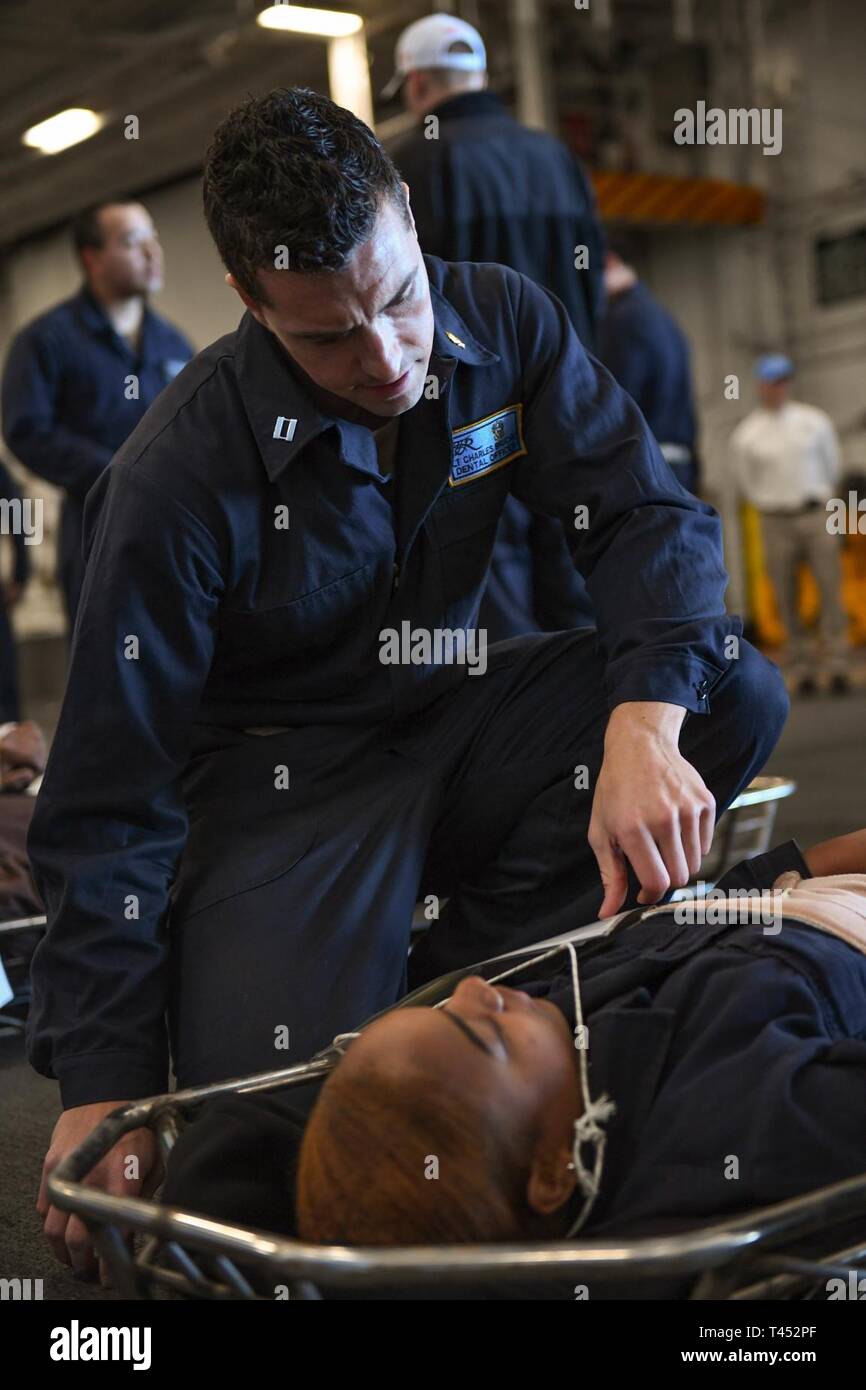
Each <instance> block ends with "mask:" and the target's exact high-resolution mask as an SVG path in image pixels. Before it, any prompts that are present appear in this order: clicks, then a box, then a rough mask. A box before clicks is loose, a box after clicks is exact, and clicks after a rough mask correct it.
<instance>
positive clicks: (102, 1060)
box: [52, 1052, 168, 1110]
mask: <svg viewBox="0 0 866 1390" xmlns="http://www.w3.org/2000/svg"><path fill="white" fill-rule="evenodd" d="M52 1070H53V1072H54V1075H55V1077H56V1078H57V1080H58V1081H59V1082H60V1099H61V1102H62V1104H63V1109H64V1110H69V1109H71V1108H72V1106H74V1105H96V1104H97V1103H98V1102H100V1101H106V1100H116V1101H117V1103H118V1104H120V1102H121V1101H126V1100H144V1099H146V1098H147V1097H148V1096H161V1095H164V1094H165V1092H166V1091H167V1090H168V1076H167V1073H166V1070H165V1069H164V1068H163V1067H160V1066H159V1065H158V1064H156V1063H151V1064H147V1063H143V1062H142V1059H141V1055H140V1054H139V1053H134V1052H85V1053H78V1054H77V1055H76V1056H74V1057H67V1058H55V1059H54V1061H53V1063H52Z"/></svg>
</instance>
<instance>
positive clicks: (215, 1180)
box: [163, 841, 866, 1298]
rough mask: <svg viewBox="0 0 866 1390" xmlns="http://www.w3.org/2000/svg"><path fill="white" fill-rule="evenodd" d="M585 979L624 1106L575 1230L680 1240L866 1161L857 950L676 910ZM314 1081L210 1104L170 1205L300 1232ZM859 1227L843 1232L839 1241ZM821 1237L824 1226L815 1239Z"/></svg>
mask: <svg viewBox="0 0 866 1390" xmlns="http://www.w3.org/2000/svg"><path fill="white" fill-rule="evenodd" d="M786 869H797V870H798V871H799V872H800V873H801V874H802V875H803V877H808V876H809V870H808V867H807V866H806V864H805V862H804V861H803V859H802V856H801V854H800V852H799V849H798V847H797V845H796V843H795V842H794V841H789V842H787V843H786V844H784V845H782V846H780V847H779V848H777V849H775V850H772V851H770V852H769V853H768V854H764V855H760V856H758V857H757V858H755V859H752V860H748V861H745V862H744V863H742V864H740V865H738V866H737V867H736V868H734V869H732V870H731V871H730V872H729V873H728V874H726V875H725V877H724V879H722V880H721V881H720V883H719V884H718V885H717V886H718V887H720V888H722V889H725V890H727V891H730V890H733V889H737V888H763V889H769V888H771V887H772V884H773V882H774V881H775V879H776V878H777V877H778V875H779V874H780V873H782V872H784V871H785V870H786ZM554 963H555V967H556V968H555V972H554V973H551V971H550V962H549V961H548V962H545V966H544V967H542V969H546V971H547V976H546V977H544V976H542V977H539V978H536V979H535V980H530V981H528V982H527V983H526V984H525V985H523V986H521V987H524V988H526V989H527V991H528V992H530V993H532V994H533V995H535V996H536V997H538V996H546V997H548V998H549V999H551V1000H552V1001H553V1002H554V1003H556V1004H557V1005H558V1006H559V1007H560V1008H561V1009H562V1010H563V1013H564V1014H565V1015H566V1017H567V1018H568V1019H569V1022H570V1023H572V1024H573V1022H574V1011H573V1002H572V1001H573V995H572V988H571V984H570V968H569V967H568V964H567V959H566V964H565V966H564V967H561V966H560V965H559V964H558V962H554ZM579 978H580V990H581V1000H582V1009H583V1015H584V1021H585V1022H586V1023H587V1024H588V1028H589V1052H588V1060H589V1083H590V1091H591V1094H592V1096H593V1098H594V1099H595V1098H597V1097H599V1096H601V1095H603V1094H607V1095H608V1096H609V1097H610V1098H611V1099H612V1100H613V1101H614V1103H615V1106H616V1111H615V1113H614V1115H613V1116H612V1117H611V1119H610V1120H608V1121H607V1123H606V1129H607V1133H608V1142H607V1149H606V1157H605V1165H604V1173H603V1179H602V1184H601V1189H600V1193H599V1196H598V1199H597V1201H596V1203H595V1205H594V1207H593V1210H592V1213H591V1216H590V1218H589V1219H588V1221H587V1222H586V1224H585V1225H584V1227H583V1230H582V1232H581V1239H583V1238H587V1239H589V1238H598V1239H605V1238H608V1239H610V1238H614V1237H616V1238H624V1239H626V1238H627V1239H636V1238H638V1237H640V1236H645V1235H650V1234H653V1233H661V1232H668V1233H673V1232H680V1231H683V1230H686V1229H688V1228H689V1227H694V1226H700V1225H706V1224H710V1223H711V1222H713V1221H716V1220H721V1219H725V1218H729V1217H734V1216H736V1215H738V1214H740V1213H746V1212H749V1211H751V1210H753V1209H754V1208H756V1207H759V1206H763V1205H769V1204H772V1203H774V1202H779V1201H782V1200H784V1199H786V1198H789V1197H794V1196H797V1195H799V1194H801V1193H803V1192H807V1191H809V1190H810V1189H813V1188H816V1187H820V1186H824V1185H827V1184H830V1183H833V1182H837V1181H840V1180H842V1179H844V1178H848V1177H852V1176H854V1175H855V1174H858V1173H860V1172H864V1171H866V1104H864V1101H866V955H864V954H863V953H862V952H860V951H858V950H857V949H855V948H854V947H852V946H849V945H847V944H846V943H845V942H844V941H842V940H840V939H839V938H837V937H834V936H831V935H829V934H827V933H825V932H822V931H819V930H817V929H815V928H813V927H810V926H807V925H805V924H804V925H802V926H801V925H799V924H797V923H791V922H789V921H788V920H787V919H786V920H785V921H784V923H783V925H782V928H781V930H780V931H779V932H778V933H773V932H765V931H764V930H763V928H762V926H761V925H760V924H756V925H751V924H749V925H740V926H737V925H728V926H721V925H711V924H706V925H695V924H693V923H679V922H677V920H676V919H675V917H674V911H673V908H672V909H671V912H670V913H669V914H668V913H662V914H659V915H658V916H657V917H654V918H651V919H649V920H648V921H646V922H642V923H635V924H634V925H631V926H626V927H625V929H624V930H619V931H618V932H617V933H615V934H614V935H613V936H611V937H609V938H603V939H601V940H600V941H597V942H595V943H593V944H592V945H591V946H590V947H589V948H588V949H587V948H584V949H582V950H581V952H580V955H579ZM510 983H512V984H515V985H516V982H515V981H513V980H512V981H511V982H510ZM316 1091H317V1087H316V1086H309V1087H306V1088H305V1093H304V1094H301V1093H300V1092H291V1093H290V1092H285V1093H284V1094H283V1096H279V1095H274V1096H272V1097H257V1098H244V1097H231V1098H226V1099H222V1100H218V1101H214V1102H212V1103H211V1104H210V1106H209V1107H206V1108H205V1110H204V1112H203V1114H202V1116H201V1118H199V1119H198V1120H196V1121H195V1122H194V1123H193V1124H192V1125H190V1126H189V1128H188V1129H187V1130H186V1131H185V1133H184V1134H183V1136H182V1137H181V1139H180V1141H179V1143H178V1145H177V1147H176V1150H175V1153H174V1156H173V1158H172V1161H171V1164H170V1167H169V1172H168V1177H167V1181H166V1184H165V1187H164V1191H163V1199H164V1200H166V1201H169V1202H171V1203H172V1204H176V1205H179V1206H186V1207H191V1208H193V1209H195V1210H197V1211H203V1212H205V1213H206V1214H208V1215H212V1216H219V1217H222V1218H224V1219H227V1220H233V1221H237V1222H239V1223H242V1224H246V1225H252V1226H257V1227H261V1228H264V1229H265V1230H270V1231H279V1232H282V1233H285V1234H291V1233H292V1220H293V1213H292V1191H291V1189H292V1183H291V1171H292V1164H293V1158H294V1156H295V1154H296V1152H297V1148H298V1144H299V1140H300V1137H301V1135H302V1133H303V1126H304V1120H305V1117H306V1115H307V1114H308V1113H309V1108H310V1106H311V1104H312V1102H313V1101H314V1099H315V1095H316ZM848 1234H849V1233H848V1232H845V1231H843V1230H840V1232H839V1237H838V1245H834V1248H842V1246H843V1245H844V1243H845V1238H846V1236H847V1235H848ZM828 1235H829V1233H828V1232H827V1230H826V1229H824V1230H822V1232H821V1239H822V1240H824V1241H825V1242H826V1240H827V1238H828ZM851 1238H852V1239H853V1238H854V1236H853V1234H852V1235H851ZM831 1244H832V1242H831ZM802 1248H803V1249H804V1250H808V1248H809V1247H808V1245H804V1246H803V1247H802ZM829 1248H830V1247H829V1246H828V1249H829ZM687 1289H688V1281H686V1284H685V1285H684V1284H683V1282H682V1281H680V1282H679V1283H678V1284H677V1283H674V1282H673V1281H670V1280H668V1281H667V1282H666V1284H665V1285H664V1286H662V1285H661V1284H659V1282H658V1281H656V1282H654V1283H649V1282H648V1281H644V1282H643V1283H642V1284H641V1285H640V1286H638V1285H634V1286H633V1287H629V1286H625V1287H624V1286H622V1285H620V1286H619V1287H618V1288H617V1289H616V1290H614V1289H612V1288H610V1286H605V1285H602V1284H601V1283H599V1285H598V1287H597V1288H592V1289H590V1290H589V1291H588V1292H589V1297H590V1298H605V1297H611V1296H614V1297H640V1296H649V1297H660V1296H678V1295H682V1294H684V1293H686V1292H687ZM340 1296H343V1295H340ZM379 1296H384V1297H407V1296H410V1295H407V1294H406V1293H405V1292H403V1293H400V1292H399V1291H396V1290H395V1291H386V1292H383V1293H381V1294H380V1295H379ZM414 1296H416V1297H418V1296H422V1297H425V1298H430V1297H455V1296H458V1297H474V1298H489V1297H495V1296H496V1294H495V1293H494V1291H493V1290H490V1289H488V1290H486V1291H485V1290H483V1289H472V1290H469V1289H467V1290H460V1291H459V1293H457V1291H455V1290H453V1289H451V1290H443V1289H440V1290H438V1291H436V1290H432V1289H431V1290H425V1291H423V1293H418V1292H416V1294H415V1295H414ZM502 1296H505V1297H508V1298H515V1297H517V1298H521V1297H529V1298H550V1297H559V1298H573V1297H574V1292H573V1286H572V1284H569V1285H568V1286H566V1284H565V1283H561V1284H558V1285H555V1286H553V1287H551V1285H550V1284H547V1285H546V1286H543V1287H542V1286H536V1287H535V1288H529V1287H527V1288H525V1289H521V1290H519V1291H518V1290H516V1289H515V1288H514V1287H513V1286H512V1287H511V1288H507V1289H505V1290H503V1293H502Z"/></svg>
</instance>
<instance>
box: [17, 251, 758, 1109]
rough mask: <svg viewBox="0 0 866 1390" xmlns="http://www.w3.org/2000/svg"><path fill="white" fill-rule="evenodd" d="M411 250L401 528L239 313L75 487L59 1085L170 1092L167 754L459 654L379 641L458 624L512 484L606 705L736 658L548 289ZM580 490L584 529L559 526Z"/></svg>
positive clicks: (342, 705) (57, 904)
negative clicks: (429, 303) (84, 499)
mask: <svg viewBox="0 0 866 1390" xmlns="http://www.w3.org/2000/svg"><path fill="white" fill-rule="evenodd" d="M427 269H428V272H429V276H430V280H431V292H432V300H433V308H434V315H435V320H436V331H435V339H434V345H433V353H432V356H431V361H430V364H429V369H428V370H429V374H430V378H431V384H430V389H429V390H428V391H426V392H425V394H424V395H422V398H421V400H420V401H419V402H418V404H417V405H416V406H415V407H414V408H413V409H412V410H411V411H409V412H407V413H406V414H404V415H403V416H402V417H401V430H400V436H399V450H398V457H397V462H396V469H395V476H396V477H397V478H398V479H399V480H400V483H401V486H402V487H403V489H404V497H403V504H402V506H401V508H400V509H399V510H400V514H401V516H402V522H403V524H402V531H403V540H402V543H401V544H400V545H399V546H398V544H397V540H396V537H395V530H394V513H393V511H392V507H391V504H390V502H389V498H388V492H389V489H390V488H391V486H392V485H393V484H392V482H390V481H388V480H387V479H386V478H385V477H383V476H382V475H380V473H379V471H378V463H377V455H376V448H375V441H374V438H373V435H372V433H371V431H370V430H369V429H366V428H364V427H363V426H362V425H358V424H350V423H347V422H346V421H345V420H336V419H331V418H327V417H325V416H323V415H322V414H321V412H320V411H319V410H318V409H317V408H316V406H315V405H314V404H313V402H312V400H311V398H310V397H309V395H308V394H307V393H306V391H305V389H304V387H303V385H302V384H301V382H300V380H299V379H298V378H297V377H296V376H295V375H294V374H293V372H292V370H291V367H290V365H289V361H288V359H287V357H286V356H285V354H284V353H283V351H282V349H281V348H280V346H279V344H278V343H277V340H276V339H275V338H274V337H273V335H272V334H270V333H269V332H268V330H267V329H265V328H263V327H262V326H261V325H260V324H258V323H257V322H256V320H255V319H254V318H252V317H251V316H250V315H245V316H244V318H243V320H242V322H241V325H240V327H239V329H238V330H237V332H236V333H232V334H229V335H228V336H227V337H225V338H221V339H220V340H219V341H218V342H216V343H214V344H213V345H212V346H211V347H209V348H207V349H206V351H204V352H202V353H200V354H199V356H198V357H197V358H196V359H195V360H194V361H193V362H192V363H191V364H190V366H189V367H187V368H186V369H185V370H184V371H182V372H181V373H180V375H179V376H178V377H177V378H176V380H175V381H173V382H172V384H171V385H170V386H169V387H168V388H167V389H166V390H165V391H164V392H163V393H162V394H161V395H160V396H159V397H158V399H157V401H156V402H155V404H154V405H153V407H152V408H151V410H150V411H149V412H148V414H147V415H146V417H145V418H144V420H143V421H142V422H141V424H140V425H139V426H138V428H137V429H136V430H135V431H134V432H133V434H132V436H131V437H130V439H129V440H127V442H126V444H125V445H124V446H123V447H122V449H121V450H120V452H119V453H118V455H117V456H116V458H115V459H114V461H113V463H112V465H111V467H110V468H109V469H107V470H106V471H105V472H104V473H103V475H102V476H101V477H100V478H99V480H98V482H97V484H96V486H95V487H94V489H93V491H92V493H91V495H90V497H89V498H88V516H87V522H88V526H89V530H90V550H89V562H88V567H87V576H86V579H85V584H84V590H83V593H82V602H81V609H80V612H79V621H78V624H77V629H76V633H75V638H74V642H73V650H72V657H71V670H70V675H69V683H68V687H67V692H66V697H65V700H64V704H63V709H62V712H61V716H60V722H59V725H58V729H57V734H56V737H55V740H54V744H53V748H52V751H51V756H50V759H49V763H48V768H47V771H46V775H45V781H44V784H43V788H42V791H41V794H40V796H39V800H38V803H37V807H36V813H35V816H34V820H33V827H32V831H31V836H30V854H31V858H32V861H33V864H34V868H35V872H36V876H37V879H38V882H39V886H40V890H41V892H42V895H43V899H44V901H45V903H46V909H47V912H48V915H49V929H48V932H47V934H46V936H45V938H44V940H43V942H42V944H41V945H40V947H39V950H38V951H37V953H36V957H35V959H34V963H33V983H34V1003H33V1007H32V1010H31V1016H30V1024H29V1052H30V1059H31V1061H32V1063H33V1065H34V1066H35V1067H36V1069H37V1070H38V1071H41V1072H43V1073H44V1074H46V1075H49V1076H55V1077H57V1078H58V1079H59V1080H60V1081H61V1086H62V1092H63V1098H64V1103H65V1104H66V1105H74V1104H79V1103H83V1102H84V1101H85V1100H97V1099H114V1098H117V1097H129V1098H134V1097H136V1096H142V1095H149V1094H152V1093H154V1092H158V1091H161V1090H163V1089H164V1088H165V1084H166V1042H165V1030H164V1027H163V1013H164V1008H165V1002H166V1000H165V978H164V966H165V958H166V942H165V937H164V925H165V920H166V909H167V904H168V892H169V886H170V884H171V883H172V880H173V878H174V874H175V869H176V865H177V862H178V858H179V856H180V853H181V851H182V849H183V846H184V842H185V838H186V831H187V824H186V816H185V811H184V806H183V799H182V777H183V774H184V770H185V769H186V767H187V765H188V764H189V763H190V759H191V758H193V757H194V756H195V754H196V753H198V752H200V751H201V750H203V749H205V748H209V747H213V746H214V742H215V741H216V740H217V738H218V734H217V733H216V731H215V729H214V726H223V727H228V728H230V729H235V730H240V729H245V728H248V727H255V726H264V725H292V726H297V727H299V728H303V727H305V726H311V725H316V726H319V727H321V726H323V725H334V724H343V725H355V726H357V725H366V726H370V725H373V724H381V723H383V722H385V721H388V720H390V719H392V718H394V717H403V716H410V715H412V714H413V713H415V712H417V711H419V710H422V709H423V708H424V707H425V706H426V705H427V704H429V703H430V702H431V701H432V700H433V699H435V698H436V697H437V696H438V695H440V694H442V693H443V692H445V691H446V690H448V689H449V688H450V687H452V686H454V685H456V684H458V683H459V682H460V681H461V680H462V679H463V674H462V672H461V670H460V668H459V667H457V666H454V665H445V666H439V667H438V668H437V667H433V666H426V667H425V666H422V665H383V664H382V663H381V662H380V660H379V651H380V645H381V641H380V636H379V634H380V632H381V630H382V629H383V628H385V627H394V628H397V629H399V627H400V624H401V623H402V622H404V621H408V622H410V623H411V625H412V626H413V627H423V628H425V629H427V630H430V629H433V628H452V629H453V628H459V627H472V626H473V625H474V623H475V620H476V617H477V613H478V606H479V603H480V597H481V590H482V587H483V584H484V580H485V575H486V571H487V565H488V562H489V559H490V551H491V549H492V546H493V539H494V536H495V533H496V526H497V523H498V520H499V516H500V513H501V511H502V507H503V504H504V502H505V499H506V498H507V497H508V496H509V495H511V494H512V493H513V494H514V495H515V496H517V497H519V498H520V499H521V500H522V501H523V502H525V503H526V505H527V506H528V507H530V508H531V509H532V510H533V511H538V512H542V513H545V514H548V515H550V516H555V517H559V518H560V519H561V520H562V521H563V522H564V523H565V525H566V527H568V528H569V537H570V541H571V544H572V546H573V551H574V557H575V562H576V563H577V564H578V565H579V566H580V568H581V569H582V571H583V573H584V575H585V576H586V578H587V583H588V585H589V589H590V592H591V594H592V597H593V601H594V604H595V607H596V611H597V613H598V616H599V632H600V638H601V642H602V644H603V646H604V650H605V652H606V654H607V663H608V664H607V697H608V701H609V704H610V706H611V707H613V706H614V705H617V704H619V703H621V702H623V701H627V700H665V701H669V702H672V703H675V704H680V705H683V706H684V707H685V708H686V709H687V710H690V711H692V712H693V713H694V714H700V713H703V712H706V711H707V710H708V709H709V698H708V697H709V693H710V691H711V689H712V686H713V684H714V683H715V681H716V680H718V679H720V678H721V676H722V675H723V674H724V672H725V670H726V669H727V665H728V659H727V657H726V655H725V651H724V644H725V641H726V638H727V637H728V635H729V634H730V633H731V632H732V631H734V632H738V631H741V628H742V625H741V623H740V620H739V619H738V618H731V617H729V616H727V615H726V614H725V607H724V592H725V586H726V575H725V571H724V567H723V564H722V550H721V534H720V524H719V518H718V516H717V514H716V513H715V512H714V511H713V510H712V508H710V507H709V506H708V505H706V504H705V503H700V502H697V501H696V500H695V499H694V498H692V497H690V496H689V495H688V494H687V493H685V492H684V491H683V490H682V489H681V488H680V487H679V486H678V485H677V483H676V482H675V481H674V480H673V478H672V477H671V474H670V471H669V469H668V468H667V467H666V465H665V464H664V462H663V460H662V459H661V457H660V456H659V453H658V450H657V447H656V445H655V443H654V441H653V439H652V437H651V436H650V434H649V432H648V431H647V429H646V426H645V425H644V423H643V420H642V418H641V416H640V415H639V413H638V412H637V410H636V409H635V407H634V405H633V404H632V402H631V400H630V399H629V397H628V396H626V395H625V394H624V392H622V391H621V390H620V389H619V388H618V387H617V385H616V383H615V382H614V381H613V379H612V377H610V376H609V375H608V373H607V372H605V371H604V369H603V368H601V367H599V366H598V365H597V364H596V363H594V362H593V361H592V360H591V359H590V358H588V357H587V355H586V353H585V352H584V351H583V348H582V347H581V345H580V343H579V341H578V339H577V337H576V335H575V333H574V330H573V328H572V327H571V324H570V323H569V320H568V317H567V315H566V314H565V312H564V310H563V309H562V306H561V305H559V304H558V303H556V302H555V301H554V300H552V299H551V298H550V296H549V295H547V294H546V293H545V292H544V291H543V290H540V289H538V288H537V287H536V286H534V285H533V284H532V283H531V282H530V281H528V280H526V279H524V278H523V277H522V276H520V275H517V274H516V273H515V272H513V271H509V270H505V269H503V268H502V267H499V266H489V265H449V264H445V263H444V262H442V261H439V260H436V259H435V258H432V257H428V258H427ZM449 335H450V336H449ZM432 378H435V382H432ZM436 383H438V398H437V397H436V393H435V389H434V387H435V385H436ZM289 436H290V437H289ZM579 504H585V505H586V506H587V507H588V509H589V516H590V519H591V524H590V525H589V527H588V528H587V529H580V530H577V529H575V528H574V526H573V524H572V523H573V518H574V509H575V507H576V506H578V505H579ZM285 523H288V525H286V524H285ZM398 577H399V584H397V583H396V582H395V581H396V579H397V578H398ZM133 639H134V640H133ZM127 894H135V895H137V897H138V898H139V917H138V919H137V920H127V917H126V915H125V913H124V907H123V903H124V899H125V896H126V895H127Z"/></svg>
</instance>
